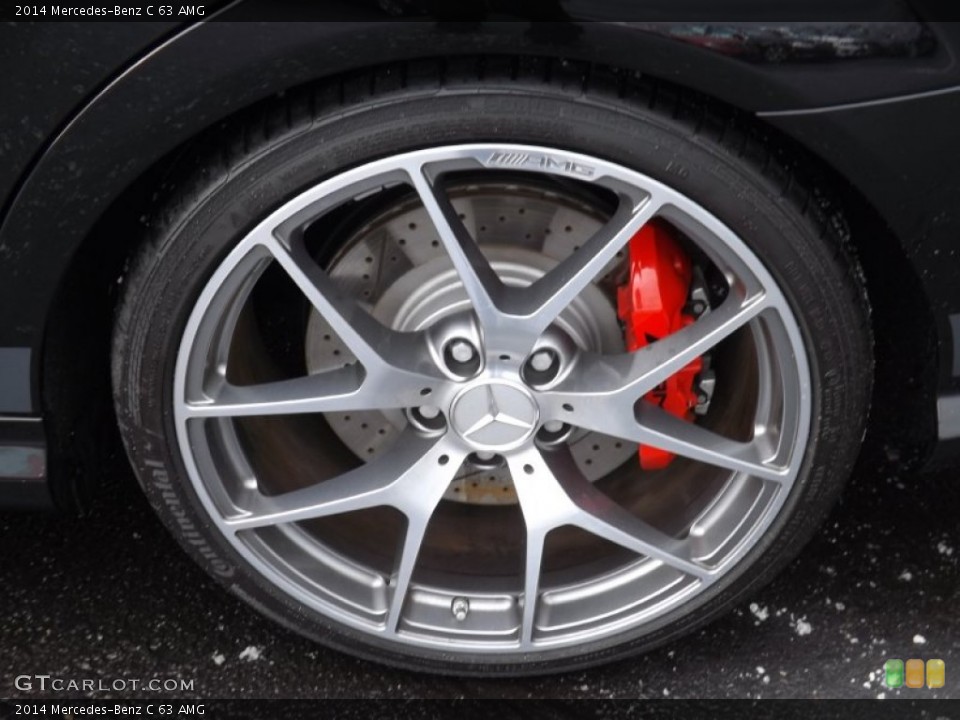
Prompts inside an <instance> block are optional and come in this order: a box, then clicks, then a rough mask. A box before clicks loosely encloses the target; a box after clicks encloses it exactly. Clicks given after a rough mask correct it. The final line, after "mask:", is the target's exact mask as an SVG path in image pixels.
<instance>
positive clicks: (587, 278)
mask: <svg viewBox="0 0 960 720" xmlns="http://www.w3.org/2000/svg"><path fill="white" fill-rule="evenodd" d="M660 207H661V205H660V202H659V201H658V200H656V199H655V198H654V196H652V195H647V196H646V198H645V199H644V200H642V201H641V202H639V203H636V204H634V203H632V202H631V201H630V200H629V199H627V198H623V199H622V201H621V203H620V206H619V207H618V208H617V211H616V212H615V213H614V215H613V217H612V218H610V220H609V221H608V222H607V223H606V224H605V225H604V226H603V227H602V228H600V230H598V231H597V232H596V233H595V234H594V235H593V236H592V237H591V238H590V239H589V240H587V241H586V242H585V243H584V244H583V246H582V247H581V248H580V250H578V251H577V252H575V253H574V254H573V255H570V256H568V257H567V258H565V259H564V260H563V261H562V262H561V263H560V264H559V265H558V266H557V267H555V268H554V269H553V270H551V271H550V272H549V273H547V274H546V275H544V276H543V277H542V278H540V279H539V280H537V282H535V283H534V284H533V285H531V286H530V287H529V288H522V289H517V288H511V289H510V290H509V295H508V300H511V301H512V302H510V303H509V304H508V306H507V311H508V312H510V313H511V314H514V315H517V316H521V317H523V318H524V324H525V328H526V330H527V332H528V333H530V334H536V335H539V334H540V333H541V332H543V331H544V330H545V329H546V328H547V327H548V326H549V325H550V323H552V322H553V321H554V320H556V319H557V316H559V315H560V313H561V312H563V310H564V309H566V307H567V306H568V305H570V303H572V302H573V301H574V300H575V299H576V298H577V296H578V295H579V294H580V293H581V292H583V291H584V289H586V287H587V286H588V285H590V283H592V282H593V281H594V280H595V279H596V277H597V275H598V274H599V273H600V271H601V270H602V269H603V268H604V267H606V265H607V264H608V263H609V262H610V261H611V260H613V259H614V257H616V255H617V253H618V252H620V250H622V249H623V247H624V246H625V245H626V244H627V242H628V241H629V240H630V238H631V237H633V235H634V234H636V232H637V231H638V230H639V229H640V228H641V227H643V226H644V225H645V224H646V223H648V222H649V221H650V220H652V219H653V218H654V217H655V216H656V214H657V212H658V211H659V210H660Z"/></svg>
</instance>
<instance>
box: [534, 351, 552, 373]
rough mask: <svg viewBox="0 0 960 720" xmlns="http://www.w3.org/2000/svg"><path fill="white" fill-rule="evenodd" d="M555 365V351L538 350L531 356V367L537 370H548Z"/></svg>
mask: <svg viewBox="0 0 960 720" xmlns="http://www.w3.org/2000/svg"><path fill="white" fill-rule="evenodd" d="M551 365H553V353H552V352H550V351H549V350H538V351H537V352H535V353H534V354H533V355H531V356H530V367H531V368H533V369H534V370H536V371H537V372H546V371H547V370H549V369H550V366H551Z"/></svg>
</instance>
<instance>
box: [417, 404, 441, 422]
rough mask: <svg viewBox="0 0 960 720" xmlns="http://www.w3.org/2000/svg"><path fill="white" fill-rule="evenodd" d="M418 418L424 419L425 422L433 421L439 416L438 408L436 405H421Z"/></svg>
mask: <svg viewBox="0 0 960 720" xmlns="http://www.w3.org/2000/svg"><path fill="white" fill-rule="evenodd" d="M419 410H420V416H421V417H424V418H426V419H427V420H433V419H434V418H435V417H437V416H438V415H439V414H440V408H438V407H437V406H436V405H421V406H420V408H419Z"/></svg>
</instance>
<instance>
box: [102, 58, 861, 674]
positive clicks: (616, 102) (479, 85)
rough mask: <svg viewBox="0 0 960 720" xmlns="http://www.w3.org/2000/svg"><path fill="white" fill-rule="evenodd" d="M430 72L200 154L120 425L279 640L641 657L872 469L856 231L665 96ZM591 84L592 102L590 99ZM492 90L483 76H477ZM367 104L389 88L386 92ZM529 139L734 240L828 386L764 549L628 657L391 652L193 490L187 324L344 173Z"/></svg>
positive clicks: (224, 134)
mask: <svg viewBox="0 0 960 720" xmlns="http://www.w3.org/2000/svg"><path fill="white" fill-rule="evenodd" d="M480 67H481V61H479V60H458V61H457V62H456V63H450V64H447V65H446V66H444V67H441V64H440V63H426V62H425V63H418V64H412V65H407V66H403V67H391V68H388V69H384V70H380V71H377V72H372V73H370V74H364V75H360V76H357V77H353V78H349V79H343V80H339V81H332V82H325V83H323V84H320V85H318V86H316V87H314V88H310V89H309V90H304V91H302V92H291V93H288V94H287V95H286V96H285V97H284V98H283V99H281V100H277V101H274V102H271V103H268V104H265V105H263V106H261V107H257V108H255V109H254V110H252V111H250V112H249V113H247V114H245V115H244V116H243V117H240V118H237V119H235V120H233V121H230V122H228V123H226V124H224V125H223V126H221V127H219V128H217V129H216V131H215V132H211V133H209V134H208V135H206V136H205V137H204V138H202V139H200V140H198V141H197V152H193V153H189V155H190V157H191V158H192V159H191V161H190V163H191V165H192V167H189V168H181V171H180V172H179V173H177V174H176V175H175V176H174V177H173V179H171V180H170V181H169V182H168V183H167V186H166V187H165V188H164V193H161V196H162V197H165V198H166V199H165V200H164V204H163V207H162V210H161V211H159V212H158V213H157V216H156V219H155V221H154V223H153V231H152V235H151V237H150V238H149V239H148V240H146V241H145V242H144V244H143V246H142V248H141V249H140V250H139V253H138V255H137V257H136V260H135V262H134V263H133V266H132V269H131V271H130V273H129V275H128V280H127V283H126V284H125V295H124V298H123V301H122V305H121V308H120V311H119V314H118V318H117V322H116V332H115V336H114V344H113V383H114V392H115V400H116V407H117V415H118V417H119V422H120V428H121V431H122V434H123V437H124V440H125V443H126V447H127V451H128V454H129V457H130V460H131V462H132V464H133V467H134V469H135V471H136V473H137V476H138V478H139V480H140V483H141V484H142V486H143V488H144V491H145V493H146V495H147V497H148V498H149V501H150V502H151V504H152V505H153V507H154V508H155V510H156V512H157V513H158V514H159V516H160V518H161V519H162V520H163V522H164V523H165V524H166V525H167V526H168V527H169V528H170V530H171V532H172V533H173V534H174V536H175V537H176V538H177V539H178V540H179V542H180V543H181V544H182V545H183V547H184V549H185V550H186V551H187V553H188V554H189V555H190V556H191V557H193V558H194V559H195V560H196V561H197V562H198V563H199V564H200V565H202V566H203V567H204V568H206V569H207V570H208V571H209V572H210V573H211V574H212V575H213V576H214V577H216V578H217V579H218V580H219V581H220V582H222V583H223V584H224V585H225V586H226V587H227V588H228V589H229V590H231V591H232V592H234V593H235V594H236V595H238V596H239V597H241V598H242V599H243V600H245V601H246V602H248V603H249V604H250V605H252V606H253V607H255V608H256V609H257V610H259V611H261V612H262V613H264V614H266V615H268V616H269V617H271V618H273V619H274V620H276V621H278V622H280V623H281V624H283V625H285V626H287V627H290V628H293V629H294V630H296V631H297V632H300V633H302V634H304V635H306V636H308V637H310V638H313V639H315V640H317V641H319V642H321V643H324V644H326V645H329V646H331V647H334V648H338V649H342V650H345V651H347V652H350V653H353V654H356V655H359V656H361V657H365V658H369V659H372V660H376V661H380V662H386V663H389V664H392V665H396V666H401V667H405V668H413V669H419V670H428V671H433V672H438V673H456V674H481V675H496V674H529V673H545V672H554V671H561V670H570V669H574V668H580V667H584V666H589V665H595V664H598V663H602V662H607V661H610V660H613V659H615V658H620V657H624V656H626V655H629V654H633V653H639V652H643V651H645V650H648V649H650V648H652V647H654V646H656V645H660V644H663V643H665V642H667V641H669V640H671V639H673V638H676V637H677V636H679V635H682V634H684V633H688V632H690V631H691V630H692V629H694V628H696V627H698V626H701V625H703V624H705V623H707V622H708V621H710V620H711V619H713V618H715V617H717V616H718V615H720V614H722V613H724V612H726V611H728V610H729V609H730V608H731V607H732V606H734V605H735V604H736V603H738V602H740V601H742V600H743V599H744V598H746V597H747V596H749V594H750V593H753V592H755V591H756V590H757V588H759V587H760V586H761V585H763V584H764V583H766V582H768V581H769V580H770V579H771V578H772V577H773V576H774V574H775V573H776V572H777V571H778V570H780V569H781V568H783V566H784V565H785V564H786V563H787V562H788V560H790V559H791V558H792V557H793V556H794V555H795V554H796V553H797V552H798V551H799V549H800V548H801V547H802V546H803V545H804V543H806V542H807V541H808V539H809V538H810V537H811V535H812V534H813V532H814V531H815V529H816V528H817V527H818V525H819V524H820V523H821V521H822V519H823V518H824V516H825V514H826V513H827V511H828V509H829V508H830V507H831V505H832V503H833V502H834V500H835V498H836V497H837V494H838V492H839V490H840V489H841V486H842V484H843V482H844V481H845V479H846V478H847V476H848V474H849V472H850V470H851V468H852V466H853V462H854V460H855V458H856V456H857V453H858V449H859V446H860V442H861V438H862V437H863V432H864V427H865V424H866V419H867V411H868V402H869V401H868V398H869V393H870V385H871V379H872V364H873V361H872V353H871V350H872V347H871V337H870V334H869V318H868V308H867V306H866V300H865V293H864V288H863V287H862V283H861V281H860V277H861V276H860V273H859V269H858V267H857V264H856V262H855V259H854V258H853V256H852V255H851V253H850V252H849V249H848V247H847V245H846V244H845V240H844V235H843V228H842V224H841V223H840V222H839V221H838V220H837V219H836V216H835V215H833V214H832V213H831V212H829V211H828V210H827V209H826V207H825V205H824V203H823V202H822V201H821V200H819V199H818V197H817V196H816V194H815V193H814V191H813V189H812V188H811V187H809V186H808V185H807V184H806V183H805V182H804V181H803V180H802V179H801V178H799V177H797V176H796V174H795V172H794V171H793V170H791V166H790V163H789V162H788V161H787V160H785V159H784V158H783V157H782V156H780V155H779V154H778V153H777V151H776V149H775V147H773V146H772V145H771V144H770V143H768V142H767V141H766V140H765V139H764V138H763V137H762V133H761V132H760V131H759V130H757V128H755V127H752V126H751V125H749V124H745V123H744V122H743V121H742V120H741V119H739V117H738V116H737V115H736V114H734V113H731V112H727V111H725V110H722V109H718V108H715V107H713V106H711V105H709V104H706V103H702V102H694V101H689V100H685V99H684V97H683V96H681V95H678V94H677V93H676V92H674V91H672V90H670V89H668V88H666V87H663V86H659V85H655V84H653V83H649V82H646V81H639V80H633V79H630V80H627V79H626V78H621V77H619V76H616V75H613V74H611V75H610V76H609V77H606V76H603V75H602V74H601V73H599V72H593V73H588V72H587V70H586V69H585V68H581V67H577V66H571V65H561V64H560V63H551V62H548V61H543V62H541V61H535V60H526V59H524V60H516V61H513V60H504V61H503V64H502V69H503V72H502V74H499V73H498V71H497V69H498V68H500V64H499V61H490V60H489V59H488V60H487V61H486V62H485V71H484V73H483V74H482V75H481V74H480V72H479V68H480ZM588 75H589V76H590V82H589V88H588V87H587V85H586V79H587V76H588ZM480 77H482V78H483V79H480ZM372 88H376V89H375V90H372ZM496 140H501V141H509V142H527V143H532V144H540V145H548V146H554V147H558V148H564V149H568V150H571V151H578V152H584V153H588V154H591V155H594V156H598V157H602V158H606V159H609V160H612V161H614V162H618V163H620V164H623V165H626V166H628V167H631V168H634V169H636V170H639V171H641V172H643V173H645V174H647V175H649V176H652V177H654V178H656V179H658V180H660V181H662V182H664V183H666V184H668V185H671V186H672V187H674V188H676V189H677V190H679V191H680V192H683V193H684V194H686V195H688V196H689V197H691V198H693V199H694V200H696V201H697V202H699V203H700V204H702V205H703V206H705V207H706V208H707V209H709V210H710V211H711V212H713V213H714V214H715V215H716V216H718V217H719V218H720V219H721V220H723V221H724V222H725V223H726V224H727V225H728V226H729V227H730V228H731V229H732V230H733V231H734V232H736V233H737V234H738V235H739V236H740V237H741V238H742V239H743V240H744V241H745V242H746V243H747V244H748V245H749V246H750V247H751V248H752V250H753V251H754V252H755V253H756V254H757V256H758V257H760V258H761V260H762V261H763V262H764V263H765V265H766V266H767V268H768V269H769V270H770V271H771V273H772V274H773V275H774V277H775V278H776V280H777V282H778V283H780V285H781V288H782V289H783V290H784V292H785V294H786V295H787V297H788V300H789V302H790V303H791V305H792V309H793V311H794V313H795V314H796V316H797V319H798V321H799V324H800V327H801V331H802V334H803V339H804V342H805V344H806V347H807V351H808V355H809V360H810V365H811V373H812V378H813V390H814V392H813V416H812V417H813V419H812V427H813V432H812V435H811V438H810V442H809V444H808V447H807V451H806V456H805V458H804V461H803V467H802V470H801V473H800V477H799V479H798V480H797V482H796V484H795V487H794V489H793V492H792V495H791V497H790V498H789V499H788V500H787V503H786V505H785V506H784V508H783V510H782V511H781V513H780V515H779V516H778V518H777V519H776V521H775V522H774V524H773V525H772V526H771V528H770V529H769V531H768V532H767V535H766V536H765V537H764V538H763V539H761V540H760V541H759V543H758V544H757V545H756V547H754V549H753V550H752V551H751V552H750V553H749V554H748V555H747V557H746V558H745V559H744V560H742V561H741V562H740V563H739V565H738V566H737V567H736V568H735V569H734V570H733V571H731V572H730V573H729V574H728V575H727V576H726V577H725V579H724V580H722V581H721V582H719V583H717V584H716V585H714V586H712V587H711V588H710V589H709V590H708V591H707V592H705V593H703V594H702V595H700V596H697V598H696V599H695V600H693V601H691V602H688V603H687V604H685V605H683V606H681V607H680V608H678V609H677V610H675V611H673V612H671V613H668V614H667V615H665V616H663V617H661V618H659V619H657V620H656V621H654V622H652V623H650V624H648V625H644V626H642V627H640V628H636V629H634V630H632V631H630V632H627V633H624V634H623V635H621V636H620V637H618V638H615V639H614V640H605V641H600V642H596V643H592V644H585V645H583V646H579V647H576V648H566V649H557V650H552V651H547V652H543V653H542V654H540V655H538V656H533V657H529V656H528V657H525V658H523V659H522V661H521V660H520V659H518V658H517V657H513V656H508V655H503V656H498V655H486V656H472V657H471V656H463V655H453V654H450V653H445V652H439V651H431V650H426V649H418V650H414V649H412V648H410V647H405V646H399V645H394V644H391V643H388V642H376V641H374V640H372V639H371V638H369V637H367V636H365V635H362V634H361V633H359V632H357V631H354V630H351V629H349V628H347V627H345V626H339V625H336V624H334V623H332V622H331V621H330V620H327V619H325V618H324V617H322V616H320V615H318V614H315V613H313V612H312V611H309V610H306V609H305V608H304V607H303V606H302V605H299V604H298V603H296V602H294V601H293V600H292V599H291V598H289V597H288V596H286V595H284V594H283V593H282V592H280V591H279V590H278V589H277V588H275V587H274V586H273V585H271V584H270V583H269V582H267V581H266V580H265V579H263V577H262V576H261V575H259V574H258V573H257V572H256V571H255V570H253V568H252V567H250V566H249V565H248V564H247V563H246V562H245V561H244V559H242V558H241V557H240V556H239V555H238V554H237V553H236V552H235V551H234V550H233V549H232V548H231V546H230V545H229V544H228V543H227V542H226V541H225V540H224V539H223V538H222V537H221V536H220V534H219V533H218V531H217V530H216V529H215V527H214V526H213V525H212V524H211V523H210V522H209V520H208V519H207V516H206V513H205V511H204V510H203V509H202V507H201V505H200V503H199V501H198V498H197V496H196V495H195V493H194V490H193V488H192V486H191V484H190V483H189V482H188V481H187V479H186V472H185V469H184V466H183V462H182V460H181V459H180V452H179V450H178V447H177V440H176V436H175V432H174V429H173V422H172V411H171V393H172V390H171V384H172V383H171V378H172V376H173V368H174V363H175V358H176V353H177V349H178V343H179V340H180V337H181V334H182V332H183V329H184V325H185V323H186V319H187V317H188V315H189V313H190V311H191V309H192V307H193V305H194V303H195V301H196V299H197V296H198V294H199V293H200V291H201V289H202V288H203V286H204V284H205V282H206V281H207V279H208V278H209V276H210V274H211V273H212V272H213V270H214V268H215V267H216V266H217V264H218V262H219V261H220V259H221V258H222V257H223V256H224V255H225V254H226V253H227V252H228V251H229V250H230V248H231V247H232V246H233V245H234V244H235V243H236V242H237V241H238V239H239V238H240V237H242V236H243V235H244V233H245V232H246V231H248V230H249V229H250V228H251V227H252V226H253V225H255V224H256V223H257V221H259V220H260V219H262V218H263V217H265V216H266V215H267V214H268V213H269V212H270V211H271V210H273V209H275V208H276V207H278V206H279V205H280V204H281V203H282V202H283V201H284V200H286V199H288V198H289V197H291V196H292V195H294V194H295V193H297V192H298V191H301V190H303V189H305V188H307V187H309V186H311V185H313V184H315V183H317V182H318V181H320V180H321V179H323V178H326V177H329V176H331V175H332V174H335V173H337V172H339V171H342V170H343V169H345V168H348V167H351V166H356V165H358V164H361V163H363V162H366V161H369V160H372V159H375V158H378V157H383V156H386V155H389V154H393V153H399V152H402V151H407V150H412V149H418V148H423V147H429V146H431V145H435V144H441V143H443V144H447V143H457V142H477V141H496Z"/></svg>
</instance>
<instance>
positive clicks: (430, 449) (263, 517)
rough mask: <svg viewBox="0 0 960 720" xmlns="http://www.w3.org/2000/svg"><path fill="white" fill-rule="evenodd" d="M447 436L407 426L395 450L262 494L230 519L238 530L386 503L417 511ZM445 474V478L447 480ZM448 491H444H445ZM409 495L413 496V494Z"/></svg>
mask: <svg viewBox="0 0 960 720" xmlns="http://www.w3.org/2000/svg"><path fill="white" fill-rule="evenodd" d="M446 446H447V443H446V441H445V440H444V439H443V438H440V439H436V438H433V439H428V438H423V437H422V436H420V435H418V434H417V433H415V432H414V431H412V430H407V432H405V433H404V434H403V435H401V437H400V438H398V440H397V442H396V443H395V444H394V445H393V447H392V449H391V450H390V451H389V452H386V453H384V454H382V455H380V456H379V457H377V458H375V459H374V460H372V461H370V462H369V463H367V464H365V465H361V466H360V467H358V468H356V469H354V470H351V471H349V472H347V473H344V474H343V475H338V476H337V477H334V478H331V479H329V480H326V481H324V482H321V483H318V484H316V485H310V486H308V487H305V488H301V489H300V490H293V491H291V492H287V493H283V494H282V495H273V496H266V495H257V496H256V500H254V501H253V502H252V503H250V506H249V508H248V509H247V511H246V513H244V514H242V515H239V516H236V517H233V518H228V519H226V520H225V524H226V525H227V527H229V528H231V529H232V530H234V531H239V530H249V529H252V528H259V527H265V526H270V525H277V524H279V523H290V522H299V521H302V520H310V519H313V518H320V517H327V516H330V515H338V514H341V513H346V512H353V511H355V510H364V509H367V508H372V507H379V506H382V505H389V506H392V507H396V508H398V509H400V510H401V511H402V512H404V514H406V513H407V512H408V511H409V512H413V511H414V509H415V503H416V502H418V501H419V498H420V496H419V495H418V493H419V492H420V488H421V487H422V486H423V485H424V483H425V481H430V484H431V485H433V484H435V483H434V482H433V481H435V480H436V478H437V476H438V475H440V477H441V478H446V483H447V484H449V479H450V478H452V475H449V473H448V472H443V473H438V472H437V467H436V466H437V458H438V457H439V456H440V455H444V454H447V455H448V456H449V454H450V453H449V452H447V449H446ZM442 482H443V480H442V479H441V480H440V481H439V483H442ZM441 494H442V493H441ZM408 495H409V496H410V497H408Z"/></svg>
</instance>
